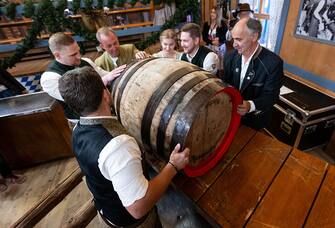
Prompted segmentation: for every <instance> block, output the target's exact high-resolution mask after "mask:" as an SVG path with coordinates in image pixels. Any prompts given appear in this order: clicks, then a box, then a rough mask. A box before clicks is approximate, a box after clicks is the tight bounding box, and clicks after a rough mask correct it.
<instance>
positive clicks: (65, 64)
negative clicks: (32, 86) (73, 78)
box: [41, 32, 125, 123]
mask: <svg viewBox="0 0 335 228" xmlns="http://www.w3.org/2000/svg"><path fill="white" fill-rule="evenodd" d="M49 48H50V50H51V52H52V54H53V55H54V57H55V60H53V61H52V62H51V63H50V64H49V66H48V68H47V70H46V71H45V72H44V73H43V74H42V76H41V86H42V88H43V90H44V91H45V92H47V93H48V94H49V95H50V96H51V97H53V98H55V99H57V100H58V101H59V102H60V104H61V105H62V106H63V108H64V113H65V116H66V118H67V119H68V120H69V121H70V122H72V123H75V122H77V121H78V119H79V115H78V114H77V113H76V112H74V111H73V110H72V109H71V108H70V107H69V106H68V105H67V104H66V103H65V102H64V100H63V98H62V96H61V94H60V93H59V89H58V79H59V78H60V77H62V76H63V74H65V73H66V72H67V71H69V70H73V69H75V68H76V67H84V66H89V67H91V68H93V69H94V70H95V71H96V72H97V73H98V74H99V75H100V77H102V80H103V82H104V84H105V85H107V84H109V83H110V82H111V81H113V80H114V79H115V78H116V77H118V76H119V75H120V74H121V72H122V71H123V70H124V68H125V65H123V66H120V67H119V68H117V69H114V70H113V71H112V72H108V71H105V70H103V69H101V68H100V67H98V66H96V65H95V64H94V63H93V62H92V60H90V59H88V58H82V57H81V55H80V48H79V46H78V44H77V42H76V41H75V40H74V39H73V38H72V36H70V35H67V34H65V33H62V32H58V33H55V34H53V35H52V36H51V37H50V38H49Z"/></svg>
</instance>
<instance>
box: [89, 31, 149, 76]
mask: <svg viewBox="0 0 335 228" xmlns="http://www.w3.org/2000/svg"><path fill="white" fill-rule="evenodd" d="M96 37H97V40H98V41H99V42H100V47H101V48H102V49H103V50H105V52H104V53H103V54H102V55H101V56H100V57H98V58H97V59H96V60H95V64H97V66H99V67H101V68H102V69H104V70H107V71H112V70H113V69H114V68H116V67H118V66H121V65H124V64H129V63H130V62H131V61H133V60H134V59H144V58H146V57H149V56H148V55H147V54H146V53H145V52H144V51H139V50H137V48H136V47H135V45H133V44H123V45H120V44H119V40H118V37H117V35H116V34H115V32H114V31H113V29H112V28H110V27H101V28H100V29H99V30H98V31H97V33H96Z"/></svg>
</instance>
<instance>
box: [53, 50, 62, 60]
mask: <svg viewBox="0 0 335 228" xmlns="http://www.w3.org/2000/svg"><path fill="white" fill-rule="evenodd" d="M53 55H54V56H55V58H56V59H59V57H60V53H59V51H55V52H54V53H53Z"/></svg>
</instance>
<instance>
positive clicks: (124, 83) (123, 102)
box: [112, 58, 242, 176]
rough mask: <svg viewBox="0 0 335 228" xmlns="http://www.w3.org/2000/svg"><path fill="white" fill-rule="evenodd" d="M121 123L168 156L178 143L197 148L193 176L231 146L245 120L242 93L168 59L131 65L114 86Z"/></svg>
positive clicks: (192, 160) (192, 161) (191, 167)
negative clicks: (240, 109)
mask: <svg viewBox="0 0 335 228" xmlns="http://www.w3.org/2000/svg"><path fill="white" fill-rule="evenodd" d="M112 95H113V107H114V110H115V112H116V115H117V116H118V118H119V120H120V122H121V124H122V125H123V126H124V127H125V128H126V129H127V131H128V132H129V133H130V134H131V135H132V136H134V137H135V138H136V139H137V141H138V142H139V143H141V144H142V145H143V147H144V148H145V149H146V150H147V151H152V152H153V153H156V154H157V155H159V156H160V157H163V158H164V159H165V160H166V161H168V159H169V157H170V153H171V151H172V150H173V148H174V147H175V145H176V144H177V143H180V144H181V146H182V148H185V147H188V148H190V150H191V154H190V163H189V165H188V166H187V167H186V168H185V169H184V171H185V173H186V174H187V175H188V176H199V175H203V174H204V173H205V172H207V171H208V170H209V169H211V168H212V167H213V166H214V165H215V164H216V163H217V162H218V160H219V159H220V158H221V157H222V155H223V154H224V153H225V152H226V151H227V149H228V147H229V145H230V143H231V141H232V139H233V137H234V135H235V133H236V131H237V128H238V126H239V123H240V116H239V115H238V114H237V113H236V106H237V104H239V103H241V100H242V99H241V96H240V94H239V92H238V91H237V90H235V89H233V88H232V87H228V86H226V85H224V84H223V83H222V82H221V80H220V79H219V78H217V77H216V76H213V75H211V74H210V73H209V72H206V71H204V70H202V69H201V68H199V67H197V66H195V65H193V64H190V63H187V62H184V61H178V60H174V59H168V58H151V59H145V60H141V61H138V62H134V63H132V64H131V65H129V66H127V68H126V70H125V71H124V72H123V74H122V75H121V76H120V77H119V78H118V79H117V80H115V82H114V83H113V85H112Z"/></svg>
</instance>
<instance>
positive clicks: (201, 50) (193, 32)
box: [180, 23, 219, 74]
mask: <svg viewBox="0 0 335 228" xmlns="http://www.w3.org/2000/svg"><path fill="white" fill-rule="evenodd" d="M200 40H201V31H200V26H199V25H197V24H194V23H188V24H186V25H184V26H183V27H182V28H181V34H180V42H181V46H182V48H183V49H184V53H183V54H182V55H181V58H180V59H181V60H183V61H186V62H190V63H193V64H194V65H197V66H198V67H201V68H202V69H204V70H206V71H209V72H211V73H212V74H216V73H217V70H218V67H219V57H218V55H217V54H215V53H214V52H213V51H212V50H210V49H208V48H206V47H205V46H202V45H200Z"/></svg>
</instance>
